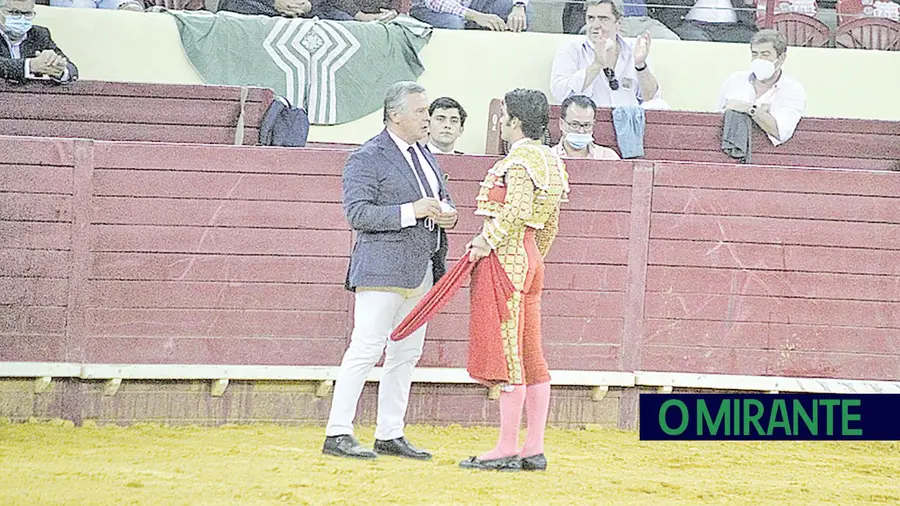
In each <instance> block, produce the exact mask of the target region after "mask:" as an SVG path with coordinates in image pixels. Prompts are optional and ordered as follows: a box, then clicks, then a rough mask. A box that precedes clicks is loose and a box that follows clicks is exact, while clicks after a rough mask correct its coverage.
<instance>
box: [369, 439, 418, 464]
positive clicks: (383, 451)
mask: <svg viewBox="0 0 900 506" xmlns="http://www.w3.org/2000/svg"><path fill="white" fill-rule="evenodd" d="M375 451H376V452H377V453H378V454H379V455H393V456H395V457H406V458H408V459H416V460H430V459H431V453H429V452H427V451H425V450H420V449H418V448H416V447H415V446H413V445H412V443H410V442H409V441H407V440H406V438H405V437H398V438H396V439H388V440H382V439H376V440H375Z"/></svg>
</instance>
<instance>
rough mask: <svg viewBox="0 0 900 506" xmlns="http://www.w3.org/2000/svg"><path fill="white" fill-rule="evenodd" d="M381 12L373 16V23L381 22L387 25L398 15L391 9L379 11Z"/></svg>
mask: <svg viewBox="0 0 900 506" xmlns="http://www.w3.org/2000/svg"><path fill="white" fill-rule="evenodd" d="M380 10H381V12H380V13H379V14H375V21H381V22H382V23H387V22H388V21H391V20H392V19H394V18H396V17H397V16H399V15H400V13H398V12H397V11H395V10H393V9H380Z"/></svg>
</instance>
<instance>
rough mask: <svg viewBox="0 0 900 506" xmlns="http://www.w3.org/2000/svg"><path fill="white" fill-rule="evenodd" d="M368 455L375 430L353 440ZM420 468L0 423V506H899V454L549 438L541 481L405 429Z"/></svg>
mask: <svg viewBox="0 0 900 506" xmlns="http://www.w3.org/2000/svg"><path fill="white" fill-rule="evenodd" d="M358 434H359V436H360V437H361V439H362V440H363V441H364V442H367V443H369V444H370V443H371V440H372V430H371V428H363V429H360V430H359V431H358ZM407 435H408V437H409V438H410V439H411V440H412V441H413V442H414V443H416V444H418V445H420V446H422V447H424V448H428V449H430V450H432V451H434V453H435V459H434V460H433V461H431V462H427V463H419V462H412V461H408V460H402V459H396V458H387V457H382V458H379V459H378V460H377V461H374V462H359V461H352V460H344V459H337V458H333V457H325V456H322V455H321V453H320V448H321V443H322V429H321V428H318V427H302V428H296V427H294V428H291V427H279V426H242V427H223V428H196V427H188V428H169V427H159V426H148V425H138V426H132V427H128V428H119V427H83V428H74V427H72V426H71V422H56V423H40V424H39V423H29V424H12V425H10V424H3V423H2V422H0V504H2V505H29V506H30V505H56V504H60V505H62V504H65V505H91V504H110V505H124V504H160V505H181V504H190V505H206V504H208V505H225V504H241V505H245V504H317V505H318V504H442V505H443V504H509V505H526V504H567V505H568V504H579V505H580V504H666V505H669V504H685V505H688V504H690V505H694V504H728V505H733V504H822V503H830V504H841V505H848V504H866V505H871V504H900V478H898V476H900V444H898V443H794V442H788V443H697V442H683V443H654V442H641V441H638V438H637V434H636V433H633V432H620V431H614V430H588V431H562V430H550V431H549V432H548V434H547V436H548V448H547V450H548V451H547V453H548V456H549V458H550V465H551V468H550V470H549V471H548V472H546V473H524V472H521V473H502V474H501V473H485V472H479V471H465V470H462V469H459V468H458V467H457V462H458V461H459V460H461V459H464V458H466V457H467V456H468V455H470V454H476V453H478V452H479V451H480V450H484V449H486V448H489V447H490V446H491V445H492V444H493V442H494V438H495V435H496V432H495V430H494V429H488V428H476V429H469V428H466V429H464V428H460V427H450V428H433V427H422V426H416V427H409V428H408V429H407Z"/></svg>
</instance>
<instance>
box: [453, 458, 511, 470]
mask: <svg viewBox="0 0 900 506" xmlns="http://www.w3.org/2000/svg"><path fill="white" fill-rule="evenodd" d="M459 467H461V468H463V469H481V470H482V471H521V470H522V461H521V460H520V459H519V457H518V455H513V456H512V457H502V458H499V459H490V460H481V459H479V458H478V457H469V458H468V459H467V460H464V461H462V462H460V463H459Z"/></svg>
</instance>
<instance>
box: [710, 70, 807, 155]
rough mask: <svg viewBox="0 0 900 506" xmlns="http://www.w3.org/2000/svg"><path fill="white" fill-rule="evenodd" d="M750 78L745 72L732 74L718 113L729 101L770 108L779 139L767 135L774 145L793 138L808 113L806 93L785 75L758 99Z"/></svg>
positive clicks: (722, 95) (724, 89)
mask: <svg viewBox="0 0 900 506" xmlns="http://www.w3.org/2000/svg"><path fill="white" fill-rule="evenodd" d="M750 75H751V73H750V72H749V71H746V70H744V71H740V72H735V73H734V74H731V76H729V77H728V79H726V80H725V84H724V85H723V86H722V93H721V95H720V97H719V110H720V111H723V110H725V103H726V102H727V101H729V100H742V101H744V102H750V103H751V104H756V105H760V104H768V105H769V114H771V115H772V117H774V118H775V124H777V125H778V137H774V136H771V135H768V134H767V135H768V137H769V140H770V141H772V144H773V145H775V146H777V145H779V144H782V143H784V142H786V141H787V140H788V139H790V138H791V136H792V135H794V130H795V129H796V128H797V123H799V122H800V118H802V117H803V113H804V112H805V111H806V90H804V89H803V86H801V85H800V83H798V82H797V81H796V80H795V79H793V78H791V77H788V76H786V75H785V74H784V72H782V74H781V77H779V78H778V81H776V82H775V85H774V86H772V88H771V89H770V90H769V91H767V92H765V93H763V94H762V95H761V96H759V97H757V96H756V90H755V89H754V88H753V82H752V81H751V80H750V79H751V77H750Z"/></svg>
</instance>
